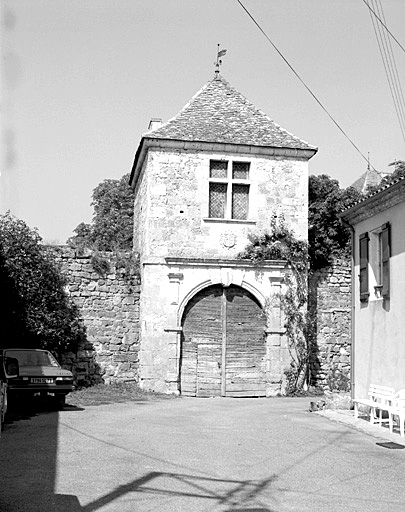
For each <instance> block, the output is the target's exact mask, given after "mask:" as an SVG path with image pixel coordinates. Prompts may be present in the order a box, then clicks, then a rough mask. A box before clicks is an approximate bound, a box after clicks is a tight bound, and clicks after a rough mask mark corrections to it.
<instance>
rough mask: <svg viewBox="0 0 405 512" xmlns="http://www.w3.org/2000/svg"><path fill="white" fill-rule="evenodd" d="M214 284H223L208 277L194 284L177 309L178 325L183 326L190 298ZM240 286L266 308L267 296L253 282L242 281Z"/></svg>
mask: <svg viewBox="0 0 405 512" xmlns="http://www.w3.org/2000/svg"><path fill="white" fill-rule="evenodd" d="M214 284H222V283H221V281H220V280H211V279H207V280H206V281H202V282H201V283H199V284H198V285H197V286H194V287H193V288H192V289H191V290H190V291H189V292H188V293H187V294H186V295H185V296H184V298H183V299H182V300H181V302H180V304H179V307H178V310H177V325H178V326H181V322H182V318H183V315H184V310H185V308H186V306H187V304H188V303H189V302H190V300H192V298H193V297H194V296H195V295H197V293H199V292H200V291H201V290H203V289H204V288H208V287H209V286H212V285H214ZM231 284H234V283H231ZM238 286H240V287H241V288H243V289H245V290H246V291H248V292H249V293H251V294H252V295H253V296H254V297H255V298H256V300H257V301H258V302H259V303H260V305H261V307H262V308H263V310H264V308H265V306H266V298H265V296H264V295H263V294H262V293H261V292H260V291H259V290H258V289H257V288H256V287H255V286H253V285H252V284H250V283H249V282H247V281H242V283H241V284H240V285H238Z"/></svg>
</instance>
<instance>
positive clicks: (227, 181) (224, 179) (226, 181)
mask: <svg viewBox="0 0 405 512" xmlns="http://www.w3.org/2000/svg"><path fill="white" fill-rule="evenodd" d="M216 162H218V163H221V164H225V163H226V172H225V175H224V176H220V177H214V176H212V172H211V171H212V170H213V167H212V164H213V163H216ZM235 164H243V165H246V167H247V169H246V172H247V176H246V178H234V170H235V169H234V165H235ZM250 172H251V162H250V161H244V160H240V159H235V160H234V159H229V160H225V159H218V158H211V159H210V160H209V183H208V219H209V220H221V221H239V222H247V221H249V202H250V201H249V200H250V192H251V180H250ZM214 184H218V185H224V186H225V204H224V215H223V216H221V217H218V216H213V215H211V190H212V185H214ZM241 186H242V187H246V189H247V193H246V200H247V207H246V217H245V218H240V217H237V216H235V215H234V212H233V207H234V204H235V201H234V197H235V196H234V189H236V188H237V187H241ZM239 189H240V188H239Z"/></svg>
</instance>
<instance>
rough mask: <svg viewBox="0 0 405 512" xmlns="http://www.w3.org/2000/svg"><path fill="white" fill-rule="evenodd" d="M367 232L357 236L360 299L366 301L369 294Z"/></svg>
mask: <svg viewBox="0 0 405 512" xmlns="http://www.w3.org/2000/svg"><path fill="white" fill-rule="evenodd" d="M368 244H369V236H368V233H363V234H362V235H360V237H359V253H360V254H359V259H360V275H359V278H360V300H361V301H366V300H368V297H369V295H370V293H369V290H368Z"/></svg>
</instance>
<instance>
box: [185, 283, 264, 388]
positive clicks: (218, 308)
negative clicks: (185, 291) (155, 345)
mask: <svg viewBox="0 0 405 512" xmlns="http://www.w3.org/2000/svg"><path fill="white" fill-rule="evenodd" d="M182 327H183V332H182V343H181V358H180V392H181V393H182V394H183V395H186V396H201V397H203V396H265V395H266V343H265V329H266V317H265V314H264V311H263V309H262V307H261V306H260V304H259V302H258V301H257V299H256V298H255V297H254V296H253V295H252V294H251V293H249V292H248V291H247V290H245V289H243V288H241V287H239V286H235V285H231V286H229V287H224V286H222V285H214V286H209V287H208V288H205V289H204V290H202V291H200V292H199V293H197V294H196V295H195V296H194V297H193V298H192V299H191V300H190V302H189V303H188V304H187V306H186V308H185V311H184V314H183V318H182Z"/></svg>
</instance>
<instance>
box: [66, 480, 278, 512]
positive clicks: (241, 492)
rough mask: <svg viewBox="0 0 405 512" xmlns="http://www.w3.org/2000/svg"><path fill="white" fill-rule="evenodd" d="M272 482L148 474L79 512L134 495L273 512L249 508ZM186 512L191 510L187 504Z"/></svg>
mask: <svg viewBox="0 0 405 512" xmlns="http://www.w3.org/2000/svg"><path fill="white" fill-rule="evenodd" d="M276 479H277V477H276V476H272V477H270V478H267V479H264V480H227V479H219V478H208V477H201V476H195V475H187V474H183V473H167V472H157V471H152V472H149V473H147V474H146V475H145V476H143V477H142V478H138V479H136V480H134V481H132V482H129V483H127V484H124V485H121V486H119V487H117V488H116V489H114V490H113V491H111V492H109V493H108V494H105V495H104V496H101V497H100V498H98V499H97V500H95V501H93V502H91V503H88V504H87V505H85V506H83V507H82V508H81V509H80V510H81V511H82V512H95V511H97V510H99V509H101V508H103V507H105V506H106V505H108V504H110V503H112V502H114V501H115V500H117V499H119V498H121V497H123V496H125V495H127V494H129V493H137V494H150V495H152V496H160V497H161V498H164V497H166V498H197V499H199V500H204V499H205V500H208V501H209V502H211V503H212V505H215V504H217V505H221V506H222V507H223V506H229V507H230V508H227V509H225V512H242V511H244V512H273V510H272V509H269V508H265V507H260V506H259V507H257V506H254V505H253V508H250V506H249V502H250V503H251V502H252V501H254V500H260V495H261V493H263V491H264V490H266V489H267V488H268V487H269V486H270V485H271V484H272V483H274V481H275V480H276ZM190 509H192V504H191V503H190ZM74 510H76V509H74Z"/></svg>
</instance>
